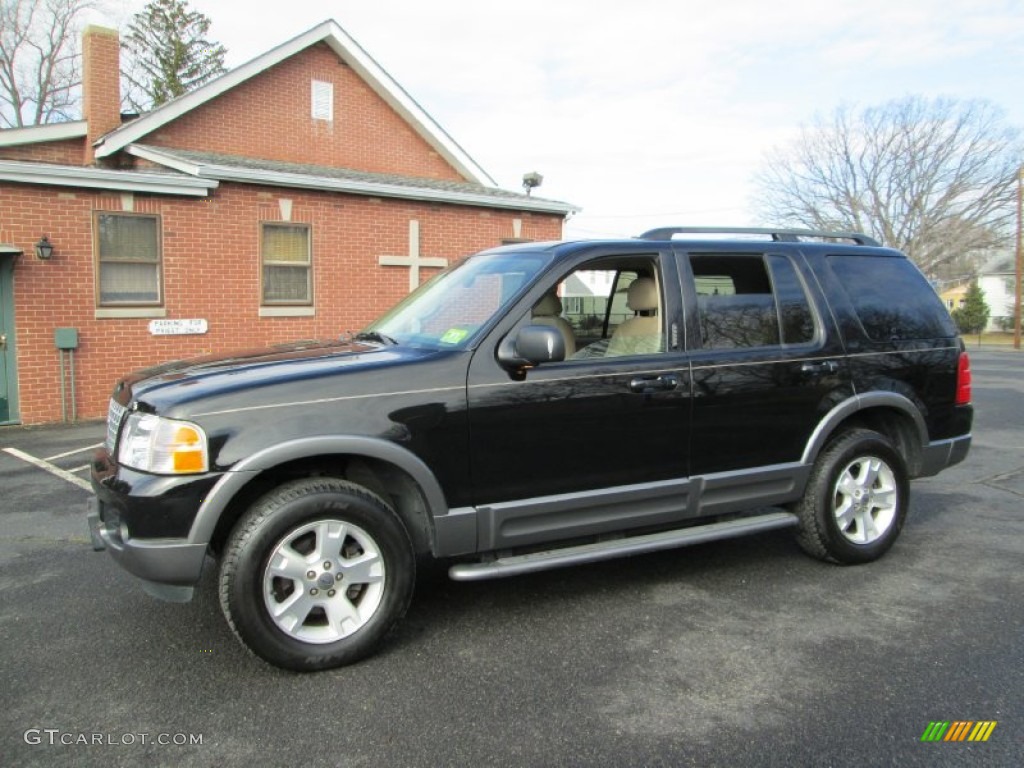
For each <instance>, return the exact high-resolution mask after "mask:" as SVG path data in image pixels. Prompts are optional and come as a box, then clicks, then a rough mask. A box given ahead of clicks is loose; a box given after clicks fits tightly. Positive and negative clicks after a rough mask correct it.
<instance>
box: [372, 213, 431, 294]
mask: <svg viewBox="0 0 1024 768" xmlns="http://www.w3.org/2000/svg"><path fill="white" fill-rule="evenodd" d="M377 262H378V263H379V264H380V265H381V266H382V267H409V292H410V293H411V292H412V291H413V290H415V288H416V287H417V286H418V285H419V284H420V267H447V266H448V259H440V258H435V257H430V256H424V257H421V256H420V223H419V221H417V220H416V219H409V255H408V256H380V257H378V259H377Z"/></svg>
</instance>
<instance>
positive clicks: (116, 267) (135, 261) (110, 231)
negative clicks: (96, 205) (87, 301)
mask: <svg viewBox="0 0 1024 768" xmlns="http://www.w3.org/2000/svg"><path fill="white" fill-rule="evenodd" d="M96 254H97V263H98V272H99V280H98V283H99V304H100V306H118V305H139V304H160V303H161V301H162V300H163V297H162V295H161V290H160V217H159V216H142V215H135V214H123V213H97V214H96Z"/></svg>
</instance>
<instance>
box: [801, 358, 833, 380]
mask: <svg viewBox="0 0 1024 768" xmlns="http://www.w3.org/2000/svg"><path fill="white" fill-rule="evenodd" d="M800 373H806V374H808V375H810V376H824V375H826V374H834V373H839V363H837V362H836V361H835V360H816V361H815V362H813V363H804V364H803V365H801V366H800Z"/></svg>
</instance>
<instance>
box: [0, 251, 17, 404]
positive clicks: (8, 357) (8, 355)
mask: <svg viewBox="0 0 1024 768" xmlns="http://www.w3.org/2000/svg"><path fill="white" fill-rule="evenodd" d="M13 268H14V259H13V258H10V257H9V256H0V424H11V423H14V422H16V421H18V376H17V372H16V370H15V367H14V364H15V355H14V287H13V274H14V271H13Z"/></svg>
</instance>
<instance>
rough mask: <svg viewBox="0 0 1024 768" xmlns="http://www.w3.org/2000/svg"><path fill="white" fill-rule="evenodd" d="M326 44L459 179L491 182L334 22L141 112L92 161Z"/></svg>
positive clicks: (98, 147) (101, 143) (108, 138)
mask: <svg viewBox="0 0 1024 768" xmlns="http://www.w3.org/2000/svg"><path fill="white" fill-rule="evenodd" d="M321 42H322V43H324V44H326V45H327V46H328V47H329V48H330V49H331V50H332V51H333V52H334V53H335V54H336V55H337V56H338V57H339V58H340V59H341V60H342V61H343V62H344V63H345V64H346V65H347V66H348V67H350V68H351V69H352V70H353V71H354V72H355V73H356V75H358V76H359V78H360V79H361V80H362V81H363V82H365V83H366V84H367V85H368V86H369V87H370V89H372V91H373V92H375V93H376V94H377V95H378V96H379V97H380V98H381V99H382V100H383V101H384V102H385V103H386V104H387V105H388V106H389V107H390V108H391V109H392V110H394V112H395V113H397V115H398V116H399V117H400V118H401V119H402V120H403V121H404V122H405V123H406V124H408V125H409V126H410V127H411V128H412V130H413V131H414V132H415V133H416V134H418V135H419V137H421V138H422V139H423V140H424V141H425V142H426V143H427V145H429V147H430V148H432V149H433V150H434V151H435V152H436V153H437V154H438V155H439V156H440V157H441V158H442V159H443V160H444V161H445V162H447V163H448V164H449V165H451V166H452V167H453V168H454V169H455V170H456V171H457V172H458V173H459V174H460V175H462V176H463V177H464V178H466V179H467V180H469V181H472V182H475V183H477V184H486V185H494V184H495V182H494V180H493V179H492V178H491V177H490V176H489V175H488V174H487V172H486V171H484V170H483V169H482V168H481V167H480V166H479V165H478V164H477V163H476V161H474V160H473V159H472V158H471V157H470V156H469V155H468V154H467V153H466V151H465V150H463V149H462V147H461V146H459V144H458V143H457V142H456V141H455V140H454V139H453V138H452V137H451V136H450V135H448V133H447V132H446V131H445V130H444V129H443V128H441V126H440V125H438V124H437V122H436V121H434V119H433V118H432V117H431V116H430V115H429V114H427V112H426V111H425V110H424V109H423V108H422V107H421V106H420V105H419V104H418V103H417V102H416V101H415V99H413V98H412V97H411V96H410V95H409V94H408V93H407V92H406V91H405V89H403V88H402V87H401V86H400V85H398V83H397V82H395V80H394V79H393V78H392V77H391V76H390V75H389V74H388V73H387V72H386V71H385V70H384V69H383V68H382V67H381V66H380V65H379V64H378V63H377V62H376V61H375V60H374V59H373V58H372V57H371V56H370V55H369V54H368V53H367V52H366V51H365V50H364V49H363V48H362V47H361V46H359V44H358V43H356V42H355V40H353V39H352V38H351V37H350V36H349V35H348V33H346V32H345V31H344V30H343V29H342V28H341V27H340V26H339V25H338V24H337V23H336V22H334V21H325V22H323V23H322V24H319V25H317V26H316V27H314V28H313V29H311V30H309V31H308V32H305V33H304V34H301V35H299V36H297V37H295V38H292V39H291V40H289V41H287V42H285V43H282V44H281V45H279V46H277V47H276V48H273V49H271V50H270V51H268V52H267V53H264V54H263V55H261V56H258V57H256V58H255V59H252V60H251V61H249V62H247V63H246V64H243V65H242V66H240V67H238V68H236V69H233V70H231V71H230V72H228V73H226V74H224V75H222V76H221V77H218V78H216V79H214V80H212V81H210V82H209V83H207V84H206V85H204V86H202V87H201V88H198V89H196V90H194V91H191V92H190V93H187V94H185V95H183V96H180V97H178V98H177V99H174V100H172V101H170V102H168V103H167V104H164V105H162V106H161V107H158V108H157V109H155V110H153V111H152V112H149V113H146V114H145V115H143V116H141V117H139V118H138V119H136V120H134V121H132V122H130V123H127V124H125V125H123V126H121V127H120V128H118V129H116V130H114V131H111V132H110V133H108V134H106V135H105V136H104V137H103V138H102V139H100V141H99V142H97V144H96V152H95V154H96V157H98V158H101V157H108V156H111V155H113V154H115V153H117V152H119V151H121V150H123V149H125V148H126V147H127V146H128V145H129V144H132V143H134V142H137V141H139V140H140V139H141V138H143V137H145V136H147V135H149V134H152V133H154V132H155V131H158V130H159V129H160V128H162V127H163V126H166V125H167V124H169V123H171V122H172V121H174V120H177V119H179V118H181V117H183V116H184V115H187V114H188V113H190V112H193V111H194V110H196V109H198V108H199V107H201V106H202V105H204V104H207V103H208V102H210V101H212V100H213V99H215V98H217V97H218V96H221V95H223V94H225V93H227V92H228V91H230V90H231V89H233V88H236V87H237V86H239V85H241V84H242V83H245V82H247V81H249V80H251V79H252V78H254V77H256V76H257V75H260V74H262V73H264V72H266V71H268V70H269V69H271V68H273V67H275V66H276V65H278V64H280V63H282V62H284V61H285V60H286V59H289V58H291V57H293V56H295V55H296V54H298V53H300V52H302V51H304V50H306V49H307V48H309V47H311V46H314V45H315V44H317V43H321Z"/></svg>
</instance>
